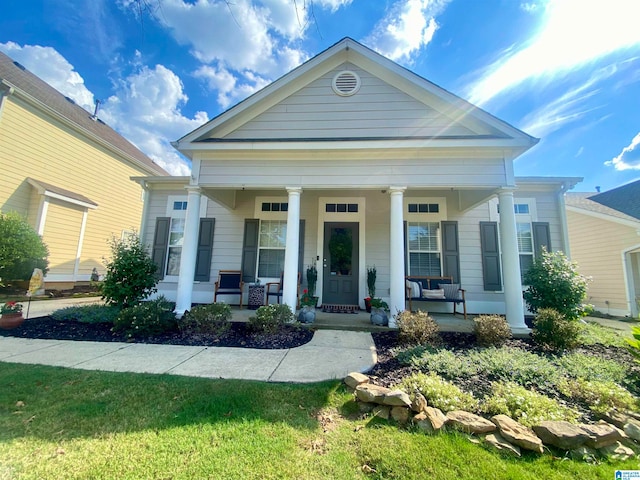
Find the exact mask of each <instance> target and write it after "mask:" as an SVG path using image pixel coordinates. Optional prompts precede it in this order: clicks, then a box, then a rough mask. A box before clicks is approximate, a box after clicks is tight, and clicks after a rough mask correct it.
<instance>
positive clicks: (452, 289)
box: [440, 283, 460, 300]
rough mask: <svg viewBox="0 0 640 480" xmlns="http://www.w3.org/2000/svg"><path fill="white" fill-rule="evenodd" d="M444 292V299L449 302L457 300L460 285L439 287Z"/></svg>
mask: <svg viewBox="0 0 640 480" xmlns="http://www.w3.org/2000/svg"><path fill="white" fill-rule="evenodd" d="M440 286H441V287H442V289H443V290H444V296H445V298H448V299H450V300H458V299H459V298H460V284H459V283H450V284H444V285H440Z"/></svg>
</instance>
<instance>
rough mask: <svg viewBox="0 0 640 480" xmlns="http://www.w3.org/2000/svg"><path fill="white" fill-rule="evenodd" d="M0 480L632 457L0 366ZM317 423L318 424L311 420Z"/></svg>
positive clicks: (309, 395)
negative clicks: (507, 450)
mask: <svg viewBox="0 0 640 480" xmlns="http://www.w3.org/2000/svg"><path fill="white" fill-rule="evenodd" d="M0 385H2V388H0V479H4V478H11V479H13V478H17V479H60V478H64V479H75V478H78V479H86V478H92V479H102V478H105V479H112V478H113V479H115V478H117V479H134V478H135V479H138V478H172V479H183V478H184V479H191V478H216V479H217V478H225V479H227V478H229V479H234V478H238V479H254V478H256V479H257V478H260V479H262V478H266V479H269V478H296V479H314V478H331V479H351V478H355V479H358V478H372V479H383V478H384V479H394V478H400V479H412V478H432V479H450V478H456V479H478V478H492V479H515V478H517V479H538V478H540V479H548V478H554V479H573V478H598V479H607V480H609V479H611V478H613V477H614V471H615V470H616V469H629V470H631V469H637V468H638V464H637V461H628V462H619V463H616V464H615V465H614V464H609V463H606V462H605V463H603V464H599V465H588V464H585V463H581V462H574V461H569V460H561V459H558V458H557V457H554V456H551V455H544V456H540V457H539V456H537V455H535V454H525V457H524V458H523V459H519V460H516V459H511V458H508V457H503V456H501V455H499V454H496V453H493V452H490V451H488V450H486V449H484V448H483V447H481V446H478V445H475V444H472V443H471V442H469V441H468V439H467V438H465V437H464V436H463V435H460V434H456V433H451V434H446V435H440V436H436V437H429V436H426V435H424V434H422V433H418V432H414V431H408V430H402V429H399V428H398V427H397V426H395V425H388V424H386V423H384V422H381V421H379V420H377V419H373V420H372V419H370V418H365V419H362V418H360V417H359V416H358V415H357V414H356V412H357V407H356V405H355V403H354V402H353V397H352V395H351V394H350V393H348V392H347V391H346V389H345V388H344V387H343V386H342V385H341V384H339V383H338V382H325V383H318V384H313V385H289V384H265V383H259V382H244V381H228V380H209V379H198V378H187V377H177V376H169V375H142V374H122V373H106V372H95V371H81V370H71V369H63V368H55V367H41V366H31V365H18V364H10V363H2V364H1V368H0ZM319 418H320V419H322V421H319Z"/></svg>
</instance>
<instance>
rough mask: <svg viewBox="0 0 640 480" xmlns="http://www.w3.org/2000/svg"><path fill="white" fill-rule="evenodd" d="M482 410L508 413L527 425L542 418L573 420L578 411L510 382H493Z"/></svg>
mask: <svg viewBox="0 0 640 480" xmlns="http://www.w3.org/2000/svg"><path fill="white" fill-rule="evenodd" d="M482 410H483V411H484V412H485V413H488V414H490V415H498V414H504V415H508V416H510V417H511V418H513V419H514V420H516V421H518V422H520V423H521V424H523V425H526V426H528V427H531V426H533V425H536V424H538V423H540V422H542V421H544V420H565V421H567V422H575V421H576V420H577V419H578V412H576V411H574V410H572V409H570V408H568V407H565V406H563V405H561V404H560V403H558V402H557V401H556V400H554V399H552V398H549V397H547V396H545V395H541V394H539V393H537V392H534V391H533V390H528V389H526V388H525V387H522V386H520V385H517V384H515V383H511V382H506V383H502V382H497V383H494V384H493V385H492V394H491V396H490V397H487V398H486V399H485V400H484V402H483V404H482Z"/></svg>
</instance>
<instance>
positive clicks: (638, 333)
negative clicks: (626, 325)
mask: <svg viewBox="0 0 640 480" xmlns="http://www.w3.org/2000/svg"><path fill="white" fill-rule="evenodd" d="M631 334H632V335H633V338H628V339H626V340H627V342H628V343H629V350H630V351H631V353H633V354H634V355H635V356H636V358H638V359H639V360H640V327H633V328H632V329H631Z"/></svg>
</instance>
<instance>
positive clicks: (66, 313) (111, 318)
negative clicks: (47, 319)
mask: <svg viewBox="0 0 640 480" xmlns="http://www.w3.org/2000/svg"><path fill="white" fill-rule="evenodd" d="M119 314H120V307H117V306H111V305H79V306H76V307H66V308H61V309H60V310H56V311H55V312H53V313H52V314H51V317H53V318H54V319H55V320H58V321H63V322H64V321H70V320H71V321H76V322H81V323H111V324H113V323H114V322H115V320H116V317H117V316H118V315H119Z"/></svg>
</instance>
